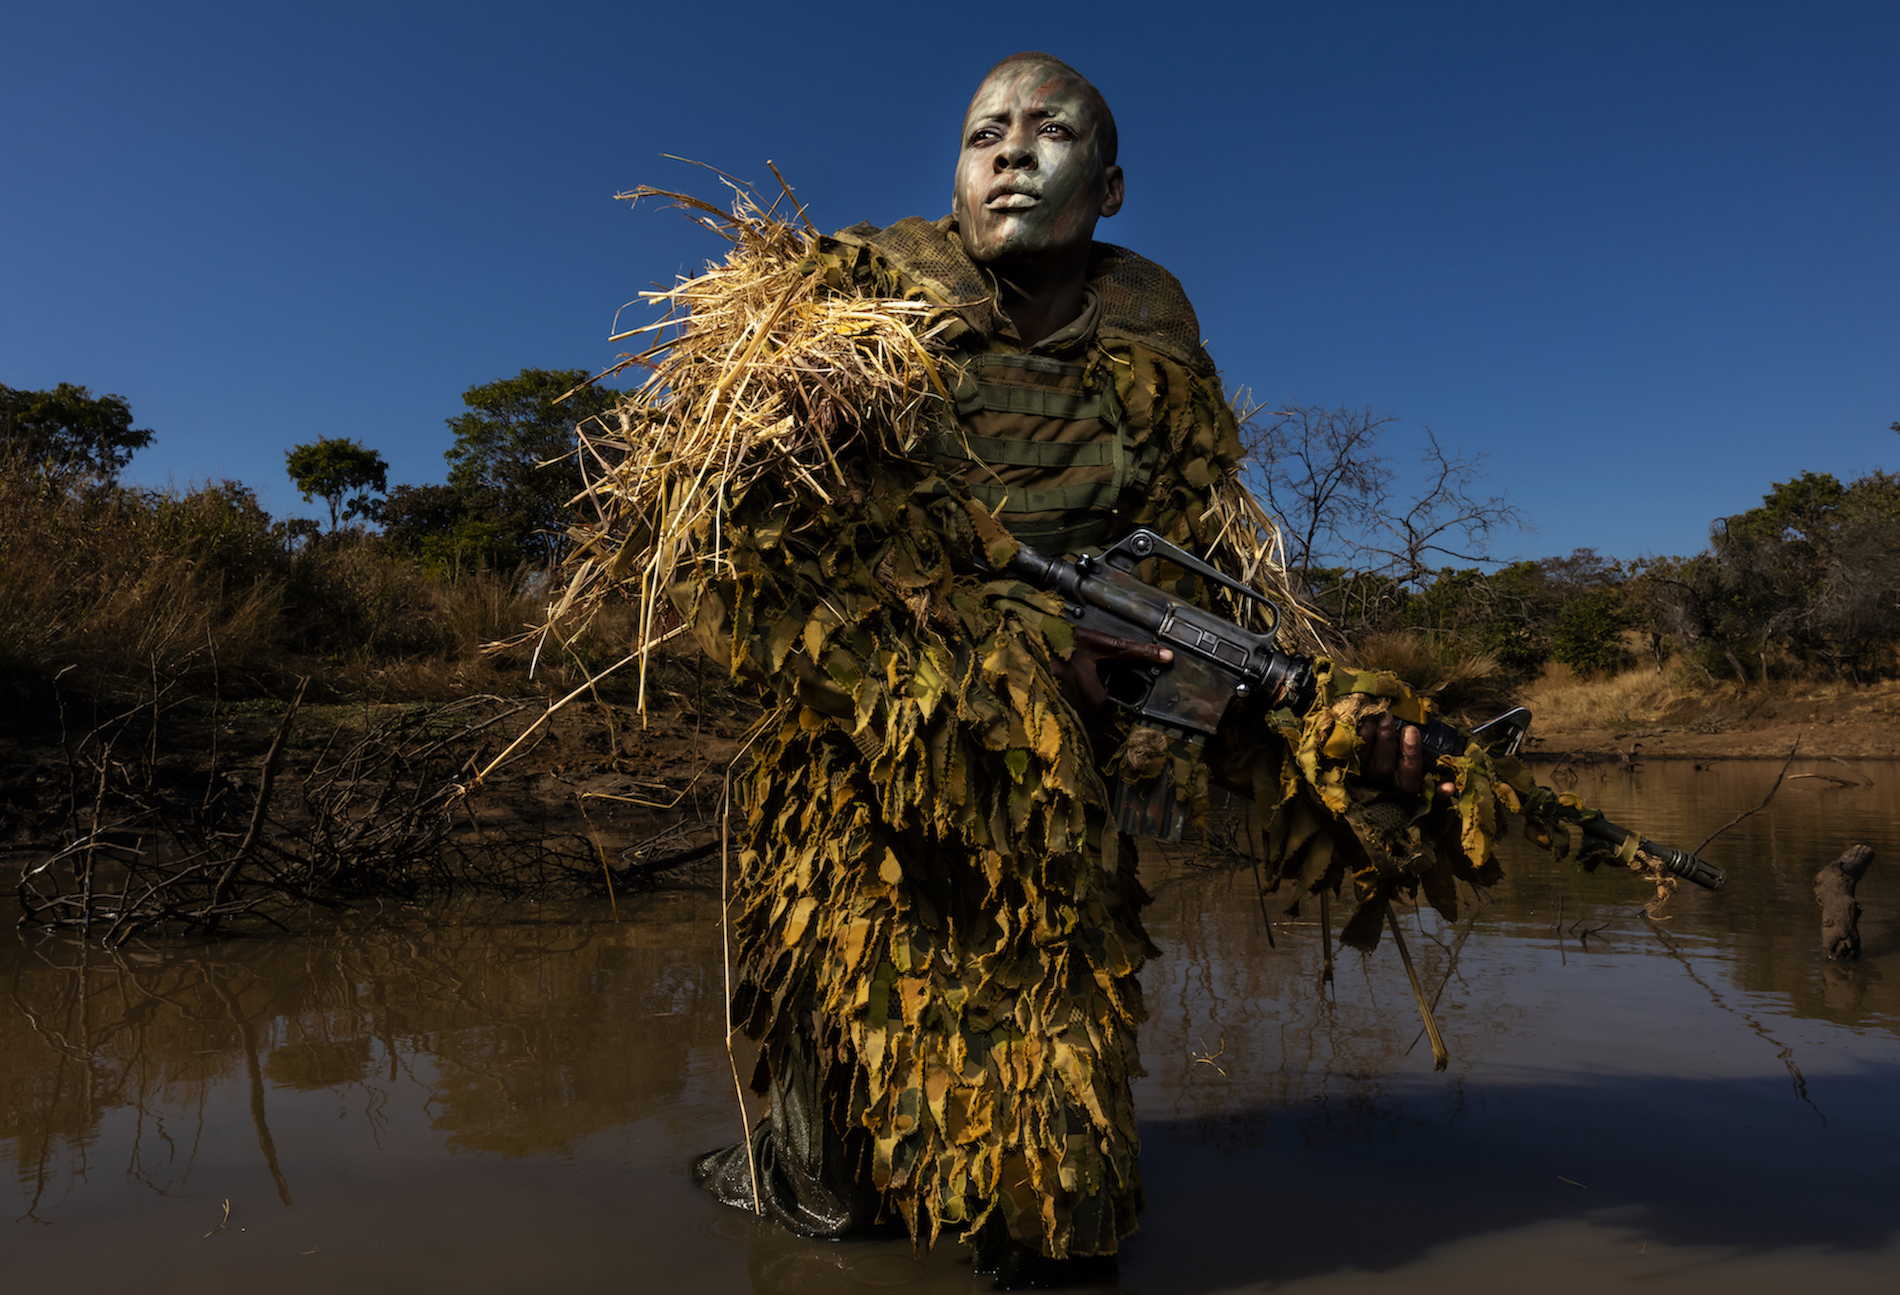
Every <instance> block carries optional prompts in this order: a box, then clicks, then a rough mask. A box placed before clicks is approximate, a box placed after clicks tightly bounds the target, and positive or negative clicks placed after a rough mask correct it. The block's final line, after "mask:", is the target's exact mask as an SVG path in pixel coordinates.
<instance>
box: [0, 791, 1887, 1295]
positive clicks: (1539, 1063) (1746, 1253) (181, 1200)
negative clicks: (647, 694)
mask: <svg viewBox="0 0 1900 1295" xmlns="http://www.w3.org/2000/svg"><path fill="white" fill-rule="evenodd" d="M1777 768H1778V765H1776V764H1765V765H1764V764H1754V763H1737V764H1728V765H1723V766H1720V767H1718V768H1716V769H1713V770H1708V771H1697V770H1695V769H1693V768H1692V767H1691V766H1690V765H1688V764H1687V763H1679V764H1655V765H1652V766H1651V767H1650V768H1649V769H1647V770H1644V771H1642V772H1640V773H1637V774H1635V775H1630V774H1625V773H1622V772H1610V771H1602V770H1599V771H1594V772H1592V771H1584V772H1583V774H1582V775H1581V779H1580V782H1579V784H1578V788H1577V789H1578V790H1579V791H1581V792H1583V793H1584V794H1585V795H1586V796H1588V797H1590V798H1591V799H1593V800H1594V801H1595V802H1597V803H1600V804H1602V805H1603V806H1604V807H1605V808H1606V809H1607V810H1608V811H1609V812H1611V813H1612V814H1613V815H1617V816H1623V815H1627V816H1629V817H1630V818H1632V819H1635V818H1638V817H1640V820H1641V821H1642V823H1643V825H1644V826H1645V828H1646V829H1647V830H1648V831H1649V832H1650V834H1651V835H1654V836H1657V837H1660V838H1662V839H1667V840H1673V841H1674V842H1675V843H1677V844H1680V845H1684V846H1693V845H1694V844H1695V843H1696V842H1698V841H1699V840H1701V839H1702V837H1703V836H1705V835H1707V834H1708V832H1710V831H1713V830H1714V829H1715V828H1716V827H1719V826H1720V825H1721V824H1722V823H1724V822H1726V821H1728V820H1729V819H1730V818H1732V817H1734V816H1735V815H1736V814H1737V813H1740V812H1741V811H1742V810H1743V809H1746V808H1749V807H1751V806H1753V805H1755V804H1757V803H1759V801H1760V800H1761V798H1762V796H1763V795H1764V793H1765V792H1766V790H1767V788H1768V785H1769V783H1770V782H1771V781H1772V780H1773V778H1774V774H1775V772H1776V769H1777ZM1793 771H1794V772H1796V773H1800V772H1830V773H1834V774H1838V775H1840V776H1842V777H1845V776H1847V773H1846V771H1845V770H1844V769H1842V768H1841V767H1840V766H1836V765H1828V764H1821V763H1798V764H1797V765H1796V766H1795V768H1794V770H1793ZM1867 771H1868V772H1869V773H1870V774H1871V775H1872V777H1873V778H1874V780H1875V785H1873V786H1871V787H1854V788H1848V787H1841V786H1838V785H1836V784H1834V783H1831V782H1827V781H1823V780H1820V779H1803V780H1799V781H1795V782H1791V783H1789V784H1788V785H1786V786H1784V788H1783V790H1782V791H1781V792H1780V794H1779V795H1778V796H1777V797H1776V799H1775V801H1774V804H1773V805H1772V806H1771V807H1770V808H1769V809H1768V810H1766V811H1764V812H1763V813H1760V814H1758V815H1756V816H1754V817H1752V818H1750V819H1748V820H1746V821H1744V822H1743V823H1741V824H1740V825H1738V826H1736V827H1735V828H1733V829H1731V830H1730V831H1729V832H1727V833H1725V834H1724V835H1723V836H1722V837H1721V838H1720V840H1719V841H1718V842H1717V843H1716V845H1714V846H1712V847H1710V849H1709V850H1708V851H1707V853H1708V855H1709V857H1710V858H1711V859H1712V860H1713V861H1715V862H1717V863H1720V864H1722V865H1724V866H1726V867H1728V868H1729V869H1730V871H1731V874H1732V877H1733V880H1732V882H1731V884H1730V886H1729V887H1728V889H1727V890H1725V891H1723V892H1722V893H1721V894H1719V895H1705V894H1702V893H1699V892H1698V893H1684V894H1683V895H1680V896H1678V897H1677V898H1676V899H1675V900H1674V901H1672V903H1671V904H1670V906H1669V908H1668V909H1667V910H1666V912H1667V914H1668V920H1666V921H1664V922H1662V923H1659V924H1653V925H1652V924H1650V923H1648V922H1646V921H1644V920H1643V919H1642V917H1641V914H1640V909H1639V905H1640V902H1641V900H1642V898H1643V897H1644V896H1643V894H1642V893H1641V891H1640V889H1639V888H1638V887H1637V885H1636V884H1635V883H1634V882H1632V881H1630V880H1627V879H1625V878H1622V877H1611V876H1597V877H1585V876H1581V875H1578V874H1576V873H1573V872H1572V871H1570V870H1569V869H1568V868H1566V867H1564V866H1561V865H1556V864H1552V863H1549V862H1547V861H1541V860H1540V859H1539V858H1537V857H1536V856H1534V855H1532V854H1530V853H1529V852H1528V851H1525V850H1516V849H1514V850H1513V851H1512V853H1511V855H1510V857H1509V859H1508V861H1507V862H1508V863H1509V864H1510V865H1511V873H1512V875H1511V878H1510V880H1508V881H1507V882H1506V883H1505V884H1504V885H1503V886H1501V887H1499V888H1498V889H1496V890H1495V891H1493V892H1492V893H1491V895H1490V897H1489V903H1487V904H1483V905H1478V906H1475V907H1473V909H1472V910H1471V911H1470V912H1469V913H1468V914H1467V915H1466V916H1465V918H1464V919H1463V920H1461V921H1460V922H1459V923H1457V924H1451V923H1445V922H1442V921H1440V920H1438V919H1437V918H1435V917H1433V916H1432V915H1430V914H1425V915H1420V916H1418V917H1408V919H1407V923H1406V931H1407V934H1408V937H1409V941H1410V947H1411V949H1412V951H1413V954H1414V957H1415V958H1416V959H1417V961H1418V963H1419V969H1420V973H1421V976H1422V978H1423V979H1424V980H1425V982H1426V984H1427V987H1428V990H1437V989H1438V987H1439V986H1441V985H1442V986H1443V989H1442V996H1441V997H1440V1000H1439V1009H1438V1012H1439V1019H1440V1022H1441V1025H1442V1027H1443V1030H1444V1034H1445V1038H1446V1041H1447V1043H1448V1045H1449V1047H1450V1050H1451V1054H1452V1059H1451V1064H1450V1066H1449V1068H1448V1069H1447V1070H1446V1071H1444V1072H1443V1073H1441V1074H1434V1073H1433V1071H1432V1063H1431V1055H1430V1050H1429V1045H1428V1044H1427V1043H1426V1042H1425V1041H1424V1040H1423V1039H1421V1038H1419V1037H1418V1036H1419V1026H1418V1018H1417V1014H1416V1011H1415V1009H1414V1008H1413V1006H1412V1003H1411V995H1410V991H1409V990H1408V989H1407V987H1406V981H1405V978H1404V974H1403V971H1402V970H1401V968H1400V966H1399V963H1398V959H1397V957H1396V956H1395V954H1394V952H1393V950H1392V949H1391V948H1390V946H1389V944H1388V945H1387V946H1386V947H1382V948H1381V949H1380V950H1379V952H1377V953H1376V954H1374V955H1372V956H1371V957H1369V958H1361V957H1360V956H1359V955H1357V954H1351V953H1348V954H1345V955H1344V956H1343V957H1341V958H1340V960H1339V963H1338V966H1337V969H1336V974H1335V977H1334V981H1333V984H1332V985H1331V986H1330V987H1328V988H1325V989H1322V988H1321V987H1320V986H1319V983H1318V981H1319V970H1320V954H1319V933H1318V929H1317V927H1316V926H1315V925H1313V924H1312V923H1311V922H1310V920H1308V921H1306V922H1293V923H1283V924H1280V925H1279V926H1278V927H1277V929H1276V932H1275V935H1276V939H1277V944H1278V947H1277V949H1276V948H1269V947H1268V944H1267V940H1266V938H1265V936H1264V935H1263V934H1262V932H1261V930H1260V925H1259V918H1258V913H1257V911H1256V909H1255V907H1254V898H1253V893H1252V889H1251V879H1250V877H1249V876H1248V874H1245V873H1240V874H1235V873H1230V872H1217V871H1205V870H1201V869H1196V868H1194V867H1191V866H1187V865H1184V864H1181V863H1179V862H1175V863H1170V862H1168V861H1166V860H1161V859H1158V858H1157V859H1149V860H1145V861H1144V867H1146V868H1147V869H1148V870H1149V872H1150V885H1151V889H1153V890H1154V892H1155V896H1156V897H1155V904H1154V908H1153V910H1152V913H1151V918H1152V920H1151V930H1152V931H1153V933H1154V935H1155V938H1156V939H1157V941H1158V942H1159V943H1160V944H1161V945H1162V946H1163V947H1164V948H1165V949H1166V950H1167V954H1166V956H1165V957H1163V958H1161V959H1159V960H1158V961H1157V962H1155V963H1154V964H1151V971H1150V973H1149V974H1148V976H1147V977H1146V985H1147V991H1148V1002H1149V1007H1150V1011H1151V1014H1152V1017H1153V1019H1152V1020H1151V1022H1150V1024H1149V1026H1148V1028H1147V1030H1146V1032H1145V1034H1144V1052H1145V1056H1146V1059H1147V1064H1148V1067H1149V1071H1150V1073H1149V1076H1148V1078H1147V1079H1145V1080H1143V1081H1142V1083H1141V1087H1140V1092H1139V1105H1140V1109H1141V1111H1142V1113H1143V1117H1144V1123H1143V1128H1142V1137H1143V1145H1144V1156H1143V1168H1144V1172H1145V1175H1146V1178H1147V1183H1148V1194H1149V1209H1148V1212H1147V1214H1146V1216H1145V1219H1144V1226H1143V1230H1142V1231H1141V1233H1140V1234H1138V1235H1137V1236H1136V1237H1135V1238H1134V1239H1133V1240H1132V1241H1131V1242H1130V1243H1129V1245H1128V1247H1127V1249H1126V1251H1125V1255H1124V1260H1123V1263H1122V1273H1121V1277H1120V1287H1121V1289H1122V1290H1125V1291H1129V1292H1203V1291H1205V1292H1212V1291H1224V1290H1241V1289H1264V1288H1267V1287H1272V1288H1275V1289H1287V1290H1299V1291H1308V1290H1310V1291H1348V1290H1392V1291H1397V1290H1401V1289H1403V1290H1405V1291H1408V1292H1409V1291H1417V1290H1437V1289H1452V1288H1458V1289H1461V1290H1464V1289H1470V1288H1472V1287H1473V1286H1474V1285H1475V1286H1476V1287H1477V1288H1479V1289H1537V1290H1542V1291H1571V1290H1574V1291H1592V1292H1595V1291H1600V1290H1602V1289H1604V1288H1605V1287H1619V1286H1624V1285H1629V1284H1633V1283H1640V1287H1641V1288H1642V1289H1646V1290H1666V1291H1716V1290H1720V1291H1723V1292H1736V1291H1754V1290H1761V1291H1769V1290H1775V1291H1780V1290H1785V1289H1787V1288H1789V1287H1790V1286H1793V1285H1796V1284H1799V1285H1802V1286H1807V1285H1814V1286H1823V1287H1829V1288H1832V1289H1835V1290H1875V1289H1879V1290H1886V1289H1889V1288H1890V1284H1891V1280H1892V1277H1891V1274H1892V1271H1893V1266H1894V1265H1895V1263H1896V1262H1897V1261H1900V1240H1897V1239H1896V1234H1895V1229H1896V1227H1900V1188H1896V1186H1895V1184H1894V1182H1893V1178H1892V1174H1891V1166H1893V1165H1894V1164H1895V1163H1896V1162H1900V1098H1896V1096H1895V1089H1896V1087H1897V1081H1900V969H1897V968H1900V767H1897V766H1893V765H1886V766H1869V767H1868V770H1867ZM1546 772H1548V771H1546ZM1570 776H1571V775H1570V774H1569V773H1567V772H1566V771H1562V770H1559V771H1557V772H1556V774H1555V777H1557V778H1558V779H1559V780H1560V781H1562V780H1567V779H1568V778H1569V777H1570ZM1853 841H1864V842H1866V843H1867V844H1869V845H1872V846H1873V847H1874V848H1875V849H1876V850H1877V851H1879V856H1878V857H1877V859H1876V862H1875V864H1874V868H1873V870H1872V872H1871V873H1870V874H1869V876H1868V880H1867V881H1866V882H1865V883H1863V891H1864V894H1863V896H1862V902H1863V904H1864V905H1865V908H1866V910H1867V911H1866V914H1865V916H1864V918H1863V920H1862V934H1863V937H1864V939H1865V942H1866V949H1867V954H1868V957H1867V960H1866V961H1865V962H1864V963H1862V964H1860V965H1858V966H1855V967H1848V968H1843V967H1837V966H1832V965H1829V964H1825V963H1823V962H1822V961H1821V960H1820V959H1819V957H1818V956H1817V952H1816V950H1817V946H1818V930H1819V920H1818V913H1817V910H1816V909H1815V907H1814V903H1813V900H1812V898H1811V895H1810V892H1809V880H1808V879H1809V877H1810V876H1811V875H1812V873H1813V871H1814V869H1815V868H1816V867H1817V866H1818V865H1819V864H1821V863H1823V862H1825V861H1827V860H1828V859H1831V858H1832V857H1833V856H1834V855H1835V854H1836V853H1838V852H1839V850H1840V849H1841V848H1842V847H1843V846H1845V845H1847V844H1849V843H1851V842H1853ZM707 880H708V881H709V880H710V879H707ZM717 915H718V907H717V898H716V891H715V889H714V888H713V887H712V886H711V885H710V884H705V883H702V884H699V885H692V884H684V885H681V886H680V887H678V888H676V889H673V890H670V891H667V892H663V893H660V894H656V895H651V896H647V897H644V898H641V899H638V900H636V901H633V902H631V903H623V904H622V906H621V910H620V912H619V914H618V917H619V920H617V921H616V920H615V918H614V915H613V914H612V913H610V912H609V911H608V910H607V909H606V907H605V906H601V907H593V906H587V907H549V906H540V907H528V908H526V909H523V908H519V907H516V908H508V907H493V906H491V907H486V908H468V907H463V908H458V909H455V910H453V911H444V910H441V909H416V910H400V909H387V910H384V911H381V912H378V913H372V914H363V915H359V916H357V917H353V918H352V919H351V920H350V921H349V922H347V923H344V924H339V925H336V926H334V927H330V928H326V929H321V930H316V931H313V932H312V933H310V934H308V935H305V936H300V937H298V938H295V939H284V938H279V939H269V940H265V939H257V940H242V941H228V942H225V943H222V944H218V945H214V946H209V947H207V946H205V945H202V944H198V945H176V944H170V945H168V944H151V945H147V946H144V947H140V948H136V949H129V950H126V951H123V952H120V953H118V954H116V955H106V954H102V953H99V952H97V951H94V952H92V953H90V954H88V953H85V952H82V950H81V949H80V948H79V947H78V946H76V945H74V944H72V943H69V942H66V941H62V940H52V941H32V940H16V939H13V938H11V937H8V938H6V939H5V940H3V941H0V985H4V997H0V1094H4V1102H3V1104H0V1161H4V1163H5V1168H6V1183H5V1187H4V1189H0V1190H4V1191H5V1193H6V1203H7V1211H6V1217H5V1218H4V1219H3V1220H0V1272H4V1273H5V1274H6V1279H7V1287H8V1289H16V1290H33V1291H36V1292H56V1291H97V1290H103V1289H108V1288H112V1287H119V1286H122V1285H126V1284H133V1285H136V1286H138V1287H139V1288H141V1289H152V1290H159V1291H171V1290H178V1291H191V1292H214V1293H215V1292H223V1291H238V1290H244V1291H254V1290H256V1289H257V1288H258V1287H259V1286H260V1285H262V1286H263V1287H264V1288H266V1289H268V1290H270V1291H272V1292H273V1295H278V1293H286V1295H287V1293H289V1292H299V1291H324V1292H331V1291H338V1290H350V1291H353V1292H361V1293H362V1295H373V1293H374V1292H381V1291H392V1292H393V1291H402V1292H411V1291H416V1290H422V1291H433V1290H455V1291H458V1292H460V1291H524V1290H603V1291H606V1290H615V1291H620V1290H627V1289H633V1290H647V1289H651V1290H656V1291H657V1290H673V1289H692V1290H702V1291H709V1292H725V1291H741V1292H742V1291H748V1290H759V1291H851V1290H858V1289H861V1288H864V1287H883V1288H891V1289H904V1288H908V1289H913V1290H929V1291H956V1292H962V1291H968V1290H973V1289H984V1288H986V1287H987V1282H986V1281H985V1280H984V1279H980V1278H976V1277H974V1276H973V1275H972V1274H971V1273H970V1270H969V1266H968V1264H967V1263H966V1262H962V1250H961V1248H960V1247H958V1246H954V1245H946V1246H943V1247H941V1248H940V1249H939V1250H938V1252H937V1253H935V1254H933V1255H932V1256H930V1257H928V1258H927V1259H924V1260H917V1259H914V1258H913V1257H912V1256H911V1254H910V1251H909V1247H908V1245H907V1244H904V1243H901V1242H869V1243H864V1244H850V1245H829V1246H827V1245H816V1244H808V1243H802V1242H797V1241H794V1240H791V1239H789V1238H787V1237H784V1236H781V1235H779V1234H776V1233H774V1232H772V1231H770V1230H768V1229H765V1228H762V1227H760V1226H757V1225H755V1224H754V1223H753V1222H752V1221H751V1220H750V1219H749V1218H747V1217H746V1216H744V1215H742V1214H739V1213H736V1212H732V1211H724V1210H720V1209H718V1208H716V1207H714V1206H712V1205H710V1204H708V1203H707V1202H705V1201H704V1200H703V1199H701V1198H700V1197H699V1196H698V1195H697V1194H696V1193H695V1192H693V1191H692V1190H691V1189H690V1188H689V1187H688V1186H687V1183H686V1179H685V1177H684V1171H685V1166H686V1162H687V1160H688V1158H689V1157H690V1156H691V1154H692V1153H694V1152H696V1151H699V1150H702V1149H704V1148H706V1147H708V1146H711V1145H714V1144H717V1143H719V1142H722V1141H725V1140H729V1139H730V1138H732V1137H733V1136H735V1135H736V1133H737V1131H738V1115H737V1113H736V1110H735V1098H734V1094H733V1083H732V1077H731V1071H730V1069H729V1063H728V1060H727V1057H726V1054H725V1051H724V1049H723V1047H722V1045H721V1035H722V1027H723V1018H722V1008H721V991H720V960H719V940H718V929H717V921H718V917H717ZM1308 917H1309V919H1310V917H1311V915H1308ZM227 1201H228V1202H229V1215H228V1218H227V1217H226V1214H225V1203H226V1202H227ZM207 1234H209V1235H207Z"/></svg>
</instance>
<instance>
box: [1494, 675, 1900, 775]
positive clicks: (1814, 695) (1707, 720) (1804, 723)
mask: <svg viewBox="0 0 1900 1295" xmlns="http://www.w3.org/2000/svg"><path fill="white" fill-rule="evenodd" d="M1797 742H1799V744H1800V751H1801V754H1802V755H1804V756H1811V757H1816V758H1820V759H1828V758H1835V759H1841V760H1881V759H1889V760H1890V759H1894V758H1900V684H1896V683H1885V684H1877V685H1872V686H1868V687H1864V688H1846V687H1842V688H1836V689H1824V690H1815V689H1806V690H1803V689H1795V688H1788V687H1768V688H1759V689H1756V690H1754V691H1746V690H1734V691H1724V692H1718V693H1715V694H1712V695H1709V696H1704V697H1687V698H1680V699H1678V700H1676V701H1675V702H1673V703H1672V704H1670V705H1669V706H1668V707H1666V708H1664V709H1663V710H1662V712H1661V713H1660V714H1659V715H1657V716H1656V717H1655V719H1654V721H1653V722H1648V723H1644V722H1640V721H1637V722H1630V721H1627V720H1625V721H1622V722H1618V723H1615V724H1603V725H1590V724H1587V723H1582V724H1580V723H1574V722H1573V723H1567V724H1562V725H1552V724H1546V723H1541V722H1540V723H1538V724H1537V725H1536V726H1535V727H1534V728H1533V730H1532V736H1531V738H1530V740H1529V741H1528V743H1527V744H1526V748H1527V750H1529V751H1530V753H1531V754H1533V755H1536V756H1541V757H1547V758H1563V759H1569V760H1630V759H1634V758H1638V757H1640V758H1641V759H1645V760H1651V759H1684V760H1713V759H1764V758H1774V759H1779V758H1781V757H1783V756H1786V755H1787V754H1788V752H1789V751H1790V750H1792V749H1794V747H1795V744H1796V743H1797Z"/></svg>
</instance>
